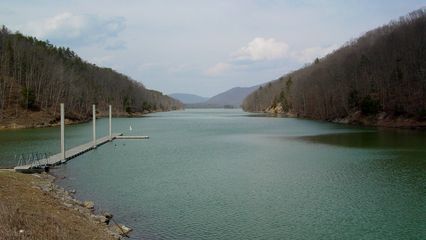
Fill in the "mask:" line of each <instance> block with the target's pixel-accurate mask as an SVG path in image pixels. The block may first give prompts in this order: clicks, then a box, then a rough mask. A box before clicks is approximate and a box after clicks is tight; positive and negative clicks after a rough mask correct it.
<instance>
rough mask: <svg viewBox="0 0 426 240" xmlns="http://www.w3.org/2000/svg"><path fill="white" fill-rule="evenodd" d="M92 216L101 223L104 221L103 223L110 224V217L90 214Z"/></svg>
mask: <svg viewBox="0 0 426 240" xmlns="http://www.w3.org/2000/svg"><path fill="white" fill-rule="evenodd" d="M90 217H92V219H93V220H95V221H96V222H99V223H103V224H108V223H109V219H108V218H106V217H105V216H102V215H94V214H92V215H90Z"/></svg>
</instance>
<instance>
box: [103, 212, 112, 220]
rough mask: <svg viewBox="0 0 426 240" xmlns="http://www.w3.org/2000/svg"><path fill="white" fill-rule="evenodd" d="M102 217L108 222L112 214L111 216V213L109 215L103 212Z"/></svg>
mask: <svg viewBox="0 0 426 240" xmlns="http://www.w3.org/2000/svg"><path fill="white" fill-rule="evenodd" d="M102 215H103V216H104V217H106V218H107V219H108V220H109V219H111V218H112V214H111V213H109V212H104V213H103V214H102Z"/></svg>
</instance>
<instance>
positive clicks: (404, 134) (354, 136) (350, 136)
mask: <svg viewBox="0 0 426 240" xmlns="http://www.w3.org/2000/svg"><path fill="white" fill-rule="evenodd" d="M297 139H300V140H302V141H306V142H310V143H316V144H327V145H334V146H340V147H348V148H364V149H384V150H385V149H386V150H389V149H392V150H419V151H426V132H423V131H420V132H419V131H412V130H401V129H386V130H380V129H379V130H376V131H367V132H364V131H362V132H349V133H333V134H324V135H315V136H302V137H297Z"/></svg>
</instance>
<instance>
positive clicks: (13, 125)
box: [0, 109, 150, 130]
mask: <svg viewBox="0 0 426 240" xmlns="http://www.w3.org/2000/svg"><path fill="white" fill-rule="evenodd" d="M148 113H150V112H143V113H140V112H135V113H131V114H129V113H126V112H118V113H114V115H113V116H114V117H141V116H143V115H145V114H148ZM1 114H2V115H1V116H0V130H1V129H20V128H43V127H54V126H59V124H60V115H59V113H51V112H48V111H29V110H19V111H13V110H10V109H9V111H3V112H2V113H1ZM96 117H97V118H103V117H108V112H97V114H96ZM91 120H92V119H91V118H90V117H87V116H76V115H75V116H74V115H71V116H69V117H67V116H66V119H65V124H67V125H69V124H77V123H83V122H88V121H91Z"/></svg>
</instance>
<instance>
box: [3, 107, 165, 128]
mask: <svg viewBox="0 0 426 240" xmlns="http://www.w3.org/2000/svg"><path fill="white" fill-rule="evenodd" d="M155 112H159V111H151V112H143V113H140V112H138V113H133V114H127V113H118V114H115V115H113V118H117V117H118V118H140V117H145V116H146V115H148V114H150V113H155ZM107 117H108V114H107V113H99V114H98V115H97V116H96V119H102V118H107ZM24 121H25V120H24ZM52 121H54V120H51V121H50V122H46V121H42V122H39V123H30V124H22V123H18V122H17V121H11V122H9V123H5V122H0V131H8V130H19V129H37V128H50V127H58V126H60V122H59V121H56V120H55V121H54V122H52ZM90 121H92V119H91V118H87V119H81V120H72V119H69V118H65V125H66V126H69V125H77V124H81V123H88V122H90Z"/></svg>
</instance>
